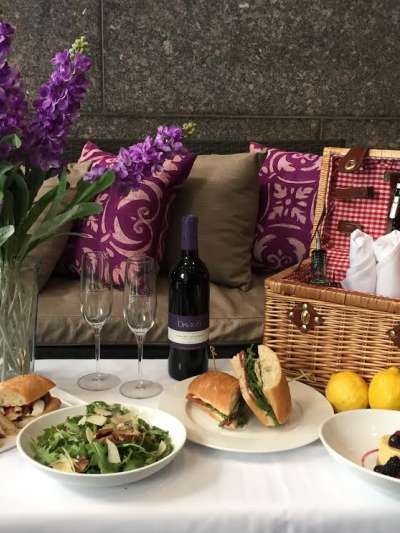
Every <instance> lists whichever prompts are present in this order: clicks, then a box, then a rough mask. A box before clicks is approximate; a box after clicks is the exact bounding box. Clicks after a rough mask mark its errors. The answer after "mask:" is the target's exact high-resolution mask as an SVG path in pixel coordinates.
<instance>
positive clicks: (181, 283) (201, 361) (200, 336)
mask: <svg viewBox="0 0 400 533" xmlns="http://www.w3.org/2000/svg"><path fill="white" fill-rule="evenodd" d="M197 226H198V219H197V217H196V216H194V215H187V216H184V217H183V218H182V243H181V248H182V251H181V256H180V259H179V261H178V263H177V265H176V266H175V267H174V268H173V269H172V270H171V273H170V275H169V307H168V308H169V313H168V340H169V357H168V371H169V375H170V376H171V377H172V378H174V379H178V380H182V379H186V378H188V377H190V376H195V375H197V374H201V373H203V372H206V370H207V368H208V354H209V345H208V336H209V307H210V278H209V274H208V270H207V267H206V266H205V264H204V263H203V261H201V259H200V258H199V255H198V246H197Z"/></svg>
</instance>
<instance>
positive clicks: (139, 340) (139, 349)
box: [135, 335, 144, 387]
mask: <svg viewBox="0 0 400 533" xmlns="http://www.w3.org/2000/svg"><path fill="white" fill-rule="evenodd" d="M135 336H136V343H137V359H138V380H139V382H140V384H139V387H140V386H141V382H142V359H143V343H144V335H135Z"/></svg>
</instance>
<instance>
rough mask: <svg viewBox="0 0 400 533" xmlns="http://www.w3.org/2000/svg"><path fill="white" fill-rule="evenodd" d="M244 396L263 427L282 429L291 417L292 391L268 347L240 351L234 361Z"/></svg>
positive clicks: (275, 357)
mask: <svg viewBox="0 0 400 533" xmlns="http://www.w3.org/2000/svg"><path fill="white" fill-rule="evenodd" d="M231 364H232V367H233V370H234V371H235V374H236V377H237V378H238V380H239V385H240V390H241V393H242V396H243V398H244V400H245V402H246V404H247V405H248V407H249V408H250V409H251V411H252V412H253V413H254V414H255V416H256V417H257V418H258V420H259V421H260V422H261V424H263V425H264V426H279V425H280V424H284V423H285V422H286V421H287V419H288V418H289V415H290V411H291V408H292V402H291V398H290V390H289V386H288V383H287V381H286V377H285V374H284V372H283V370H282V367H281V364H280V362H279V359H278V357H277V356H276V354H275V353H274V352H273V351H272V350H271V349H270V348H268V346H264V345H260V346H258V354H257V353H256V352H255V351H254V350H253V347H250V348H247V349H246V350H243V351H241V352H240V353H238V354H237V355H235V356H234V357H233V358H232V361H231Z"/></svg>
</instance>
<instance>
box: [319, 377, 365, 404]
mask: <svg viewBox="0 0 400 533" xmlns="http://www.w3.org/2000/svg"><path fill="white" fill-rule="evenodd" d="M325 394H326V397H327V398H328V400H329V401H330V402H331V404H332V405H333V407H334V408H335V410H336V411H350V410H352V409H365V408H366V407H368V385H367V383H366V382H365V381H364V379H363V378H362V377H361V376H359V375H358V374H356V373H355V372H351V371H350V370H345V371H343V372H336V374H332V376H331V377H330V378H329V381H328V384H327V386H326V390H325Z"/></svg>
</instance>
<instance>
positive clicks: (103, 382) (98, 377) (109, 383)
mask: <svg viewBox="0 0 400 533" xmlns="http://www.w3.org/2000/svg"><path fill="white" fill-rule="evenodd" d="M120 383H121V380H120V379H119V378H118V377H117V376H113V375H112V374H103V373H101V372H94V373H93V374H87V375H86V376H82V377H81V378H79V380H78V385H79V386H80V388H81V389H85V390H94V391H103V390H109V389H112V388H114V387H116V386H117V385H119V384H120Z"/></svg>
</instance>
